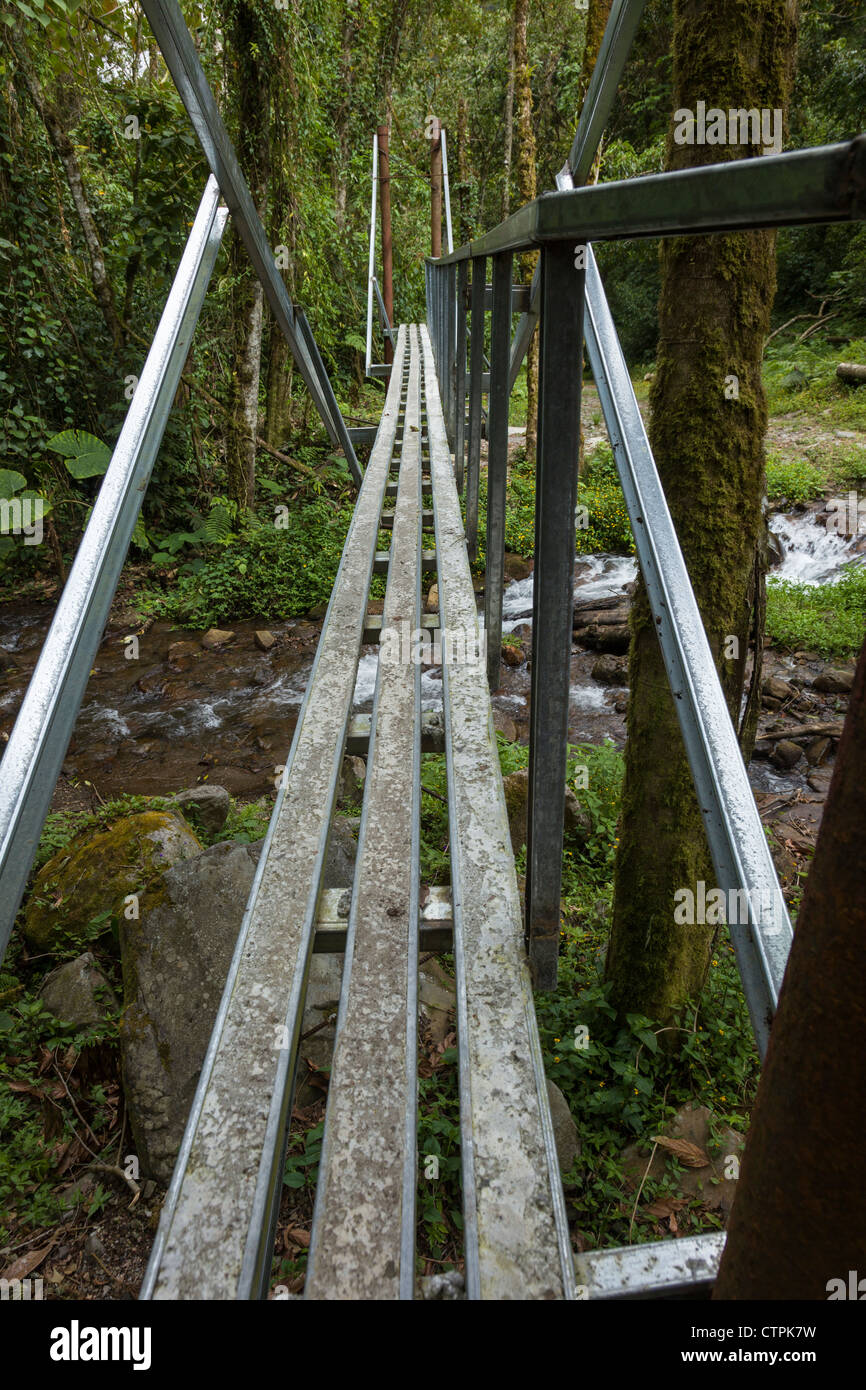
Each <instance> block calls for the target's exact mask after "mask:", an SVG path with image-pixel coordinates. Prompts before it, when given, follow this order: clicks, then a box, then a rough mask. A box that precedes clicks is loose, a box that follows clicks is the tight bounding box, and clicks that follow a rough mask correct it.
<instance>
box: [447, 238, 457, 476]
mask: <svg viewBox="0 0 866 1390" xmlns="http://www.w3.org/2000/svg"><path fill="white" fill-rule="evenodd" d="M456 294H457V267H456V266H454V265H449V266H448V267H447V268H446V270H445V336H446V342H447V348H446V361H447V377H446V380H447V383H448V384H447V386H446V394H447V399H448V406H447V421H448V442H449V444H450V445H451V448H452V450H453V449H454V447H455V443H456V439H457V409H456V407H457V382H456V380H455V375H454V367H455V363H456V361H457V336H456V327H457V325H456V320H455V317H454V301H455V297H456Z"/></svg>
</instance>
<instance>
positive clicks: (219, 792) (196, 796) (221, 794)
mask: <svg viewBox="0 0 866 1390" xmlns="http://www.w3.org/2000/svg"><path fill="white" fill-rule="evenodd" d="M230 804H231V797H230V796H229V794H228V792H227V791H226V789H225V787H217V786H201V787H189V788H188V789H187V790H186V791H182V792H178V793H177V795H176V796H173V797H172V798H171V805H172V806H178V807H180V809H181V811H183V814H184V815H185V816H186V818H187V820H190V821H192V823H193V824H194V825H200V826H201V828H202V830H207V831H208V833H209V834H211V835H214V834H216V832H217V831H218V830H222V828H223V826H224V825H225V823H226V818H227V816H228V813H229V806H230Z"/></svg>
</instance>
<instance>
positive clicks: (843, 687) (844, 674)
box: [814, 666, 854, 695]
mask: <svg viewBox="0 0 866 1390" xmlns="http://www.w3.org/2000/svg"><path fill="white" fill-rule="evenodd" d="M853 684H854V672H853V671H846V670H843V669H840V668H839V667H834V666H827V667H826V668H825V669H824V670H823V671H822V672H821V674H820V676H816V677H815V681H814V689H815V690H821V691H823V692H824V694H825V695H845V694H847V693H848V691H849V690H850V689H851V687H852V686H853Z"/></svg>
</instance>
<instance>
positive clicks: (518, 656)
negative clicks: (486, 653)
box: [501, 642, 526, 666]
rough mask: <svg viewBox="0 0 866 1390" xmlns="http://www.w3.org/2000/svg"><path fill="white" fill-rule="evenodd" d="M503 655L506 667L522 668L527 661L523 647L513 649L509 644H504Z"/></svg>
mask: <svg viewBox="0 0 866 1390" xmlns="http://www.w3.org/2000/svg"><path fill="white" fill-rule="evenodd" d="M501 655H502V660H503V661H504V662H505V664H506V666H522V665H523V663H524V661H525V660H526V658H525V656H524V654H523V648H522V647H512V646H509V645H508V643H507V642H503V644H502V652H501Z"/></svg>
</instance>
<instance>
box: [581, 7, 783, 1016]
mask: <svg viewBox="0 0 866 1390" xmlns="http://www.w3.org/2000/svg"><path fill="white" fill-rule="evenodd" d="M796 26H797V7H796V3H795V0H794V2H792V0H749V3H748V4H746V3H743V0H712V3H710V0H676V5H675V20H674V106H675V108H677V109H689V110H691V111H696V109H697V103H698V102H699V101H704V102H706V106H707V108H708V109H709V108H710V107H717V108H721V109H722V110H725V111H727V110H728V109H730V108H732V107H733V108H737V109H739V108H743V107H745V108H750V107H757V108H759V109H762V108H769V109H771V110H772V109H776V108H781V109H782V110H783V111H784V110H785V109H786V108H787V103H788V96H789V91H790V86H791V77H792V70H793V61H794V52H795V41H796ZM748 156H754V157H760V149H759V148H755V147H745V148H744V147H743V146H737V145H721V144H719V145H702V144H693V145H688V144H682V145H678V144H675V143H674V142H673V140H672V138H671V139H669V149H668V167H669V168H672V169H678V168H683V167H686V166H689V165H697V164H707V163H711V162H718V161H720V160H726V159H732V158H742V157H748ZM774 292H775V241H774V236H773V234H771V233H769V232H748V233H743V234H740V235H737V236H709V237H679V238H675V239H671V240H668V241H665V242H664V243H663V246H662V294H661V302H660V305H659V330H660V337H659V348H658V359H657V368H656V375H655V380H654V382H653V387H652V394H651V409H652V421H651V427H650V440H651V443H652V447H653V452H654V454H655V458H656V462H657V464H658V467H659V472H660V474H661V479H662V483H663V485H664V488H665V492H666V495H667V499H668V503H669V506H670V509H671V513H672V515H673V519H674V523H675V525H676V527H677V532H678V534H679V538H680V543H681V545H682V548H683V553H684V556H685V560H686V564H687V566H688V570H689V574H690V576H691V579H692V584H693V586H694V589H695V593H696V597H697V600H698V604H699V607H700V610H701V614H702V617H703V620H704V627H705V629H706V632H707V637H708V639H709V643H710V647H711V649H712V652H713V654H714V656H715V659H716V663H717V666H718V669H719V672H720V675H721V679H722V684H723V688H724V691H725V696H726V699H727V702H728V708H729V710H730V713H731V718H732V719H733V720H734V721H735V722H736V721H737V720H738V718H739V711H740V702H741V696H742V691H743V683H744V673H745V663H746V657H747V652H748V642H749V636H750V633H751V632H752V631H753V628H754V613H755V609H756V604H757V605H758V609H759V610H760V600H761V594H762V591H763V583H764V573H763V563H762V555H763V548H764V544H765V534H766V527H765V521H764V518H763V514H762V505H761V502H762V496H763V491H764V452H763V439H764V433H765V429H766V422H767V413H766V403H765V398H764V391H763V387H762V383H761V356H762V351H763V344H764V339H765V337H766V334H767V331H768V326H769V321H770V309H771V305H772V301H773V295H774ZM629 683H630V687H631V695H630V700H629V710H628V743H627V748H626V775H625V785H624V790H623V806H622V820H621V831H620V848H619V853H618V856H617V864H616V875H615V892H614V910H613V927H612V935H611V940H610V948H609V953H608V962H607V973H608V977H609V978H610V980H611V981H612V984H613V1000H614V1003H615V1005H616V1006H617V1007H618V1008H619V1009H620V1010H621V1011H623V1012H624V1011H634V1012H641V1013H645V1014H647V1015H649V1016H650V1017H651V1018H654V1019H658V1020H660V1021H664V1022H666V1021H668V1020H669V1019H670V1018H671V1017H672V1016H673V1014H674V1013H675V1012H676V1010H677V1009H678V1008H679V1006H680V1005H681V1004H682V1003H683V1001H684V1000H685V998H686V997H687V996H688V995H689V994H692V993H694V992H695V991H697V990H699V989H700V988H701V986H702V984H703V981H704V978H705V975H706V969H707V965H708V959H709V950H710V946H711V940H712V936H713V931H714V928H713V927H712V926H706V927H703V926H700V925H695V926H678V925H676V924H675V923H674V893H675V891H676V889H678V888H691V890H692V891H693V892H695V891H696V884H697V882H698V881H699V880H701V879H702V880H704V881H705V882H706V883H707V884H708V885H712V884H713V883H714V878H713V870H712V866H711V862H710V858H709V853H708V850H707V845H706V839H705V835H704V830H703V826H702V822H701V817H700V814H699V810H698V806H697V802H696V798H695V795H694V791H693V788H692V780H691V775H690V772H689V768H688V763H687V761H686V757H685V753H684V751H683V744H682V738H681V735H680V731H679V725H678V723H677V718H676V714H675V711H674V706H673V700H672V697H671V695H670V692H669V688H668V683H667V679H666V676H665V672H664V667H663V665H662V659H661V652H660V648H659V644H658V640H657V638H656V634H655V629H654V623H653V621H652V616H651V614H650V611H649V606H648V603H647V598H646V593H645V591H644V588H643V586H642V585H641V586H639V590H638V593H637V595H636V599H635V604H634V609H633V613H632V642H631V654H630V662H629ZM750 751H751V750H750V749H747V750H746V755H747V756H748V754H749V752H750Z"/></svg>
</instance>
